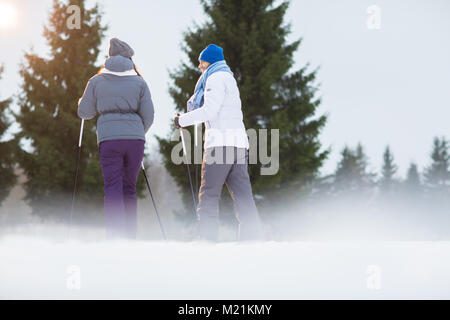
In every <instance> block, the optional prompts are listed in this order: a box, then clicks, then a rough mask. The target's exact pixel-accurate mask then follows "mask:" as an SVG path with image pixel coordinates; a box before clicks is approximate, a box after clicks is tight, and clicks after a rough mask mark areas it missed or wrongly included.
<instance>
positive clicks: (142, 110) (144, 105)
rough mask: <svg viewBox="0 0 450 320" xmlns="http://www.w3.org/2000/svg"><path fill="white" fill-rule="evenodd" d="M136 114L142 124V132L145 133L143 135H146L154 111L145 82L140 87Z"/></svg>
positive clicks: (151, 122)
mask: <svg viewBox="0 0 450 320" xmlns="http://www.w3.org/2000/svg"><path fill="white" fill-rule="evenodd" d="M138 114H139V115H140V116H141V118H142V122H143V124H144V131H145V133H147V131H148V130H149V129H150V127H151V126H152V124H153V119H154V115H155V109H154V106H153V101H152V96H151V94H150V89H149V88H148V85H147V83H146V82H144V86H143V87H142V91H141V97H140V102H139V109H138Z"/></svg>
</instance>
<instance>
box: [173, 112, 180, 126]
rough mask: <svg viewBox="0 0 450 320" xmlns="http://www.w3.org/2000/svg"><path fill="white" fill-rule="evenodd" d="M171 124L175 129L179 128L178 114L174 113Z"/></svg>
mask: <svg viewBox="0 0 450 320" xmlns="http://www.w3.org/2000/svg"><path fill="white" fill-rule="evenodd" d="M173 123H174V124H175V127H176V128H181V126H180V114H179V113H176V114H175V118H173Z"/></svg>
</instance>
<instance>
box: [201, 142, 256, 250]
mask: <svg viewBox="0 0 450 320" xmlns="http://www.w3.org/2000/svg"><path fill="white" fill-rule="evenodd" d="M247 170H248V150H246V149H244V148H236V147H214V148H208V149H206V150H205V154H204V156H203V163H202V176H201V177H202V179H201V186H200V192H199V203H198V206H197V213H198V215H199V232H200V237H201V239H203V240H208V241H217V239H218V233H219V197H220V194H221V192H222V188H223V185H224V184H226V186H227V188H228V191H229V192H230V194H231V197H232V199H233V202H234V209H235V215H236V218H237V220H238V222H239V230H238V239H239V240H241V241H242V240H260V239H262V224H261V220H260V217H259V214H258V210H257V209H256V205H255V201H254V199H253V193H252V186H251V184H250V178H249V175H248V171H247Z"/></svg>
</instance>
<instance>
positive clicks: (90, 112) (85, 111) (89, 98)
mask: <svg viewBox="0 0 450 320" xmlns="http://www.w3.org/2000/svg"><path fill="white" fill-rule="evenodd" d="M96 104H97V99H96V98H95V94H94V84H93V83H92V79H91V80H89V81H88V83H87V85H86V89H84V93H83V96H82V97H81V98H80V100H78V112H77V113H78V116H79V117H80V118H82V119H85V120H89V119H92V118H94V117H95V115H96V114H97V111H96V108H95V107H96Z"/></svg>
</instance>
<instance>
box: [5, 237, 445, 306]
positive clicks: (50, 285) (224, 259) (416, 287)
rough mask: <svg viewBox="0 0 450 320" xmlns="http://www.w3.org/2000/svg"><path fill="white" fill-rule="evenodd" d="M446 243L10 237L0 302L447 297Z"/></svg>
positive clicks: (7, 241) (6, 245) (6, 248)
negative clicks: (242, 242)
mask: <svg viewBox="0 0 450 320" xmlns="http://www.w3.org/2000/svg"><path fill="white" fill-rule="evenodd" d="M449 273H450V242H444V241H441V242H431V241H430V242H400V241H398V242H382V241H378V242H377V241H341V242H332V241H328V242H312V241H305V242H300V241H297V242H265V243H249V244H238V243H230V242H228V243H221V244H205V243H197V242H187V243H182V242H168V243H164V242H154V241H137V242H128V241H117V242H107V241H98V240H95V239H90V240H75V239H74V237H72V239H71V240H70V239H64V238H52V237H42V236H36V235H27V236H25V235H20V234H16V233H13V234H9V235H8V234H6V235H3V236H2V237H1V238H0V298H2V299H18V298H20V299H44V298H45V299H46V298H49V299H82V298H83V299H85V298H86V299H99V298H104V299H118V298H120V299H397V298H406V299H422V298H424V299H431V298H434V299H443V298H445V299H450V275H449Z"/></svg>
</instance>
